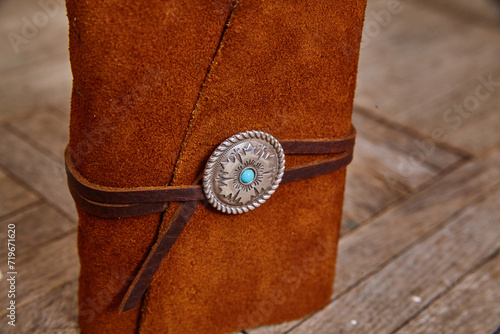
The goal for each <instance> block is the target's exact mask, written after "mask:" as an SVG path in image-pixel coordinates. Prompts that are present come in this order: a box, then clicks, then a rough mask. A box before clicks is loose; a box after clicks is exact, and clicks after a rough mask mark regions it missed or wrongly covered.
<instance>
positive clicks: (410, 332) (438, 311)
mask: <svg viewBox="0 0 500 334" xmlns="http://www.w3.org/2000/svg"><path fill="white" fill-rule="evenodd" d="M499 300H500V256H499V255H498V254H496V256H495V257H494V258H493V259H491V260H490V261H488V262H487V263H486V264H485V265H484V266H482V267H480V268H479V269H478V270H477V271H475V272H474V273H472V274H470V275H469V276H467V277H466V278H465V279H463V280H462V281H461V282H460V283H459V284H457V285H456V286H454V287H453V288H452V289H451V291H449V292H448V293H446V294H445V295H444V296H442V297H441V298H439V299H438V300H437V301H436V302H435V303H433V304H432V305H431V306H430V307H429V308H427V309H426V310H424V311H423V312H422V313H420V314H419V315H418V316H417V317H416V318H415V319H413V320H411V321H410V322H409V324H408V325H406V326H405V327H403V328H402V329H401V330H399V331H398V332H397V333H398V334H425V333H442V334H470V333H488V334H490V333H494V332H495V330H496V329H497V328H499V327H500V303H499V302H498V301H499Z"/></svg>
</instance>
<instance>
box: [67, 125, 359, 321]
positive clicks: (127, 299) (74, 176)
mask: <svg viewBox="0 0 500 334" xmlns="http://www.w3.org/2000/svg"><path fill="white" fill-rule="evenodd" d="M355 137H356V130H355V128H354V127H351V131H350V133H349V134H348V135H346V136H343V137H336V138H329V139H310V140H308V139H305V140H281V141H280V144H281V148H282V149H283V151H284V153H285V154H286V155H293V154H301V155H306V154H308V155H310V154H314V155H319V154H321V155H328V154H334V156H332V157H329V158H324V159H321V160H319V161H314V162H312V163H307V164H302V165H298V166H294V167H292V168H289V169H286V170H285V171H284V174H283V176H282V180H281V183H288V182H293V181H297V180H301V179H305V178H310V177H314V176H319V175H324V174H328V173H331V172H334V171H337V170H339V169H341V168H343V167H345V166H347V165H348V164H349V163H350V162H351V161H352V156H353V149H354V142H355ZM65 162H66V173H67V177H68V186H69V189H70V192H71V195H72V197H73V199H74V200H75V203H76V204H77V205H78V206H79V207H80V208H81V209H83V210H84V211H85V212H87V213H89V214H91V215H94V216H98V217H102V218H126V217H134V216H141V215H146V214H151V213H157V212H163V211H164V210H166V208H167V207H168V204H169V203H170V202H181V204H180V205H179V206H178V208H177V210H176V212H175V214H174V215H173V216H172V218H171V219H170V223H169V225H168V226H169V228H168V229H167V230H166V231H164V232H163V233H162V234H160V235H159V236H158V238H157V241H156V243H155V244H154V245H153V247H152V249H151V250H150V253H149V255H148V257H147V258H146V260H145V261H144V263H143V264H142V266H141V268H140V270H139V272H138V273H137V275H136V276H135V278H134V280H133V282H132V284H131V285H130V286H129V288H128V290H127V292H126V294H125V296H124V298H123V301H122V304H121V305H120V311H121V312H124V311H128V310H131V309H134V308H135V307H137V306H138V305H139V302H140V300H141V299H142V296H143V295H144V293H145V291H146V289H147V287H148V285H149V283H150V282H151V280H152V279H153V276H154V274H155V273H156V271H157V270H158V268H159V266H160V264H161V261H162V260H163V258H164V257H165V256H166V255H167V254H168V252H169V251H170V249H171V248H172V246H173V245H174V243H175V241H176V240H177V238H178V237H179V235H180V234H181V233H182V231H183V230H184V227H185V226H186V224H187V223H188V222H189V220H190V218H191V216H192V215H193V214H194V212H195V210H196V207H197V205H198V203H199V202H200V201H204V200H206V194H205V193H204V191H203V187H202V186H201V185H200V184H199V183H200V179H201V175H200V178H198V180H197V181H196V182H195V184H193V185H188V186H180V187H176V186H166V187H134V188H117V187H106V186H100V185H97V184H94V183H92V182H90V181H88V180H86V179H85V178H84V177H83V176H82V175H81V174H80V173H79V172H78V171H77V170H76V167H75V165H74V163H73V162H72V159H71V152H70V150H69V147H68V148H66V151H65Z"/></svg>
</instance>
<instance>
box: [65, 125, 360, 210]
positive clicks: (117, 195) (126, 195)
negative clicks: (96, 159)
mask: <svg viewBox="0 0 500 334" xmlns="http://www.w3.org/2000/svg"><path fill="white" fill-rule="evenodd" d="M355 136H356V130H355V129H354V127H352V129H351V132H350V133H349V134H348V135H347V136H344V137H338V138H333V139H328V140H300V141H299V140H284V141H282V142H281V145H282V147H283V149H284V151H285V154H333V153H341V152H346V151H349V150H352V148H353V146H354V140H355ZM334 159H342V157H337V158H334ZM65 161H66V174H67V177H68V186H69V188H70V192H71V195H72V196H73V198H74V200H75V203H76V204H77V205H78V206H80V207H81V208H82V209H84V210H85V211H86V212H87V213H89V214H91V215H94V216H97V217H102V218H126V217H134V216H141V215H146V214H150V213H155V212H162V211H163V210H165V208H166V206H167V203H168V202H185V201H199V200H203V199H205V195H204V193H203V189H202V187H201V186H200V185H191V186H180V187H175V186H168V187H135V188H115V187H105V186H100V185H97V184H94V183H91V182H89V181H88V180H86V179H85V178H84V177H83V176H82V175H81V174H80V173H79V172H78V171H77V169H76V167H75V165H74V164H73V161H72V159H71V152H70V150H69V148H66V151H65ZM349 162H350V161H349ZM349 162H347V163H346V165H347V164H348V163H349ZM342 163H344V160H339V161H338V162H334V161H333V160H332V161H331V162H330V163H329V164H327V165H324V166H323V165H321V166H320V165H318V166H315V167H314V166H298V167H294V168H292V169H290V170H287V171H285V175H284V178H283V181H282V182H289V181H287V180H292V181H293V180H295V179H297V178H299V177H300V175H301V174H303V175H309V174H310V175H311V176H314V175H321V174H325V173H330V172H332V171H334V170H335V168H337V167H336V165H337V164H339V165H341V164H342ZM297 169H300V171H297ZM304 173H305V174H304ZM318 173H319V174H318ZM311 176H303V177H301V178H304V177H311Z"/></svg>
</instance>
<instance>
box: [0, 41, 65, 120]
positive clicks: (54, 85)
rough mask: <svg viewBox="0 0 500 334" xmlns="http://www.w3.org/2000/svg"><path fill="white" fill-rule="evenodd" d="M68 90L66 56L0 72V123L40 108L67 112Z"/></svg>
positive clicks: (58, 56)
mask: <svg viewBox="0 0 500 334" xmlns="http://www.w3.org/2000/svg"><path fill="white" fill-rule="evenodd" d="M59 42H61V41H59ZM61 43H62V42H61ZM71 87H72V77H71V71H70V67H69V58H68V55H67V54H60V55H55V56H53V57H49V58H47V59H44V60H40V61H37V62H33V63H27V64H25V65H23V66H19V67H14V68H11V69H8V70H5V71H2V72H1V75H0V100H1V101H2V103H1V104H0V121H2V120H7V119H10V118H12V117H17V116H19V115H22V114H25V113H28V112H36V111H39V110H40V109H52V108H58V109H62V110H66V109H68V106H69V102H70V96H71Z"/></svg>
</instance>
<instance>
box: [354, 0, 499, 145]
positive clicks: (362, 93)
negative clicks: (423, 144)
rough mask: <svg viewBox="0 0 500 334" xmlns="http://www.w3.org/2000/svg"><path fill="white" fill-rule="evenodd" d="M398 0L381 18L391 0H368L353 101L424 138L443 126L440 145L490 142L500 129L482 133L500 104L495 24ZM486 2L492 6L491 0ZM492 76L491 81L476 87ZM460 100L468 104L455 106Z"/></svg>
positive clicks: (493, 142)
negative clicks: (465, 133) (465, 131)
mask: <svg viewBox="0 0 500 334" xmlns="http://www.w3.org/2000/svg"><path fill="white" fill-rule="evenodd" d="M400 3H401V6H400V7H399V9H398V10H397V11H396V12H395V13H394V14H389V15H386V16H384V17H381V16H380V15H381V13H383V12H384V11H385V13H389V11H388V8H389V6H390V5H389V4H390V1H389V0H373V1H369V7H368V10H367V16H366V21H365V35H366V36H365V38H364V44H363V48H362V51H361V58H360V66H359V68H360V71H359V77H358V89H357V92H356V100H355V103H356V105H358V106H362V107H364V108H366V109H369V110H370V111H371V112H373V113H375V114H377V115H378V116H379V117H382V118H384V119H386V120H389V121H391V122H396V123H398V124H400V125H403V126H406V127H410V128H411V129H413V130H414V131H417V132H418V133H420V134H421V135H423V136H424V137H428V138H431V139H432V134H433V131H443V132H444V136H445V137H444V139H442V140H443V141H444V142H445V143H447V144H450V145H453V146H455V147H457V148H460V149H463V150H465V151H467V152H469V153H471V154H479V153H481V152H482V151H484V150H486V149H488V148H490V147H492V146H495V145H496V144H497V143H498V142H500V134H499V132H498V131H496V132H485V131H482V126H483V125H484V123H482V121H481V120H482V119H484V118H489V119H490V122H491V121H495V122H497V119H496V118H491V116H488V115H491V114H496V113H497V112H496V110H497V106H498V105H499V104H500V87H499V84H498V83H500V65H498V62H497V61H496V56H495V55H498V54H499V52H500V44H499V43H495V42H493V41H497V40H498V39H499V38H500V28H498V25H497V26H496V27H494V28H490V27H484V26H482V25H477V24H474V23H473V22H470V21H469V20H464V19H462V18H461V17H457V16H453V15H447V14H443V12H441V11H439V10H436V8H435V7H434V6H425V5H423V4H421V3H417V2H408V1H401V2H400ZM489 6H490V7H491V8H492V10H494V9H495V8H496V7H495V3H494V2H491V4H490V5H489ZM393 12H394V11H393ZM478 50H480V52H479V51H478ZM490 75H491V76H492V80H493V81H494V82H495V83H496V84H494V85H490V86H489V88H486V87H483V88H479V93H478V91H477V89H478V88H477V87H479V86H484V85H482V84H481V82H482V81H485V80H486V81H489V80H488V77H489V76H490ZM481 78H482V79H481ZM488 89H489V90H488ZM476 95H478V96H484V98H481V99H477V97H476ZM475 101H476V102H477V105H475ZM468 103H470V104H468ZM460 105H465V106H464V107H462V111H457V110H456V107H455V106H460ZM467 105H470V106H471V108H470V110H471V111H468V110H467ZM458 108H460V107H458ZM495 124H496V128H498V126H499V125H500V124H499V123H495ZM466 126H467V127H474V136H476V137H478V139H477V140H475V141H474V142H471V141H469V140H467V139H471V137H470V136H468V137H465V138H464V137H463V136H462V135H461V133H462V130H463V128H464V127H466ZM436 129H441V130H436ZM469 131H471V130H469ZM438 137H442V136H438ZM458 138H464V140H458Z"/></svg>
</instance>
